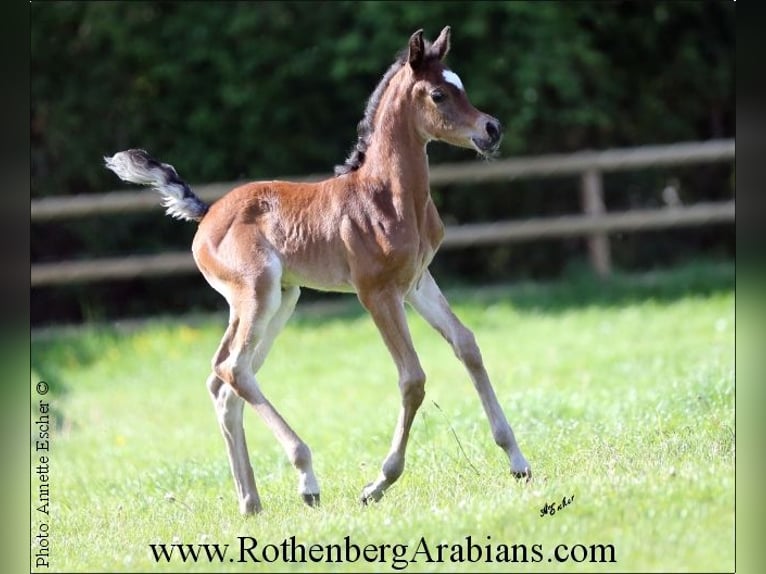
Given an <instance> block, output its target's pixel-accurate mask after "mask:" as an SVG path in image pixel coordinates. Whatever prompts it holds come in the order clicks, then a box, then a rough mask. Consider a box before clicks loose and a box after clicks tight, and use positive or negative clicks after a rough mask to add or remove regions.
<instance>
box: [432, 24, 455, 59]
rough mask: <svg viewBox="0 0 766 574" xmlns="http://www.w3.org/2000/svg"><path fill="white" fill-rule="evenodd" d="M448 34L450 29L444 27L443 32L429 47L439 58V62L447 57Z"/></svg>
mask: <svg viewBox="0 0 766 574" xmlns="http://www.w3.org/2000/svg"><path fill="white" fill-rule="evenodd" d="M450 32H451V29H450V27H449V26H445V27H444V30H442V31H441V34H439V37H438V38H436V40H434V43H433V44H432V46H431V47H432V49H433V50H434V51H436V54H437V55H438V56H439V59H440V60H443V59H444V57H445V56H446V55H447V52H449V37H450Z"/></svg>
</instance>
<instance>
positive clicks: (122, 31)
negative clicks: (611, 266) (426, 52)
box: [30, 2, 735, 323]
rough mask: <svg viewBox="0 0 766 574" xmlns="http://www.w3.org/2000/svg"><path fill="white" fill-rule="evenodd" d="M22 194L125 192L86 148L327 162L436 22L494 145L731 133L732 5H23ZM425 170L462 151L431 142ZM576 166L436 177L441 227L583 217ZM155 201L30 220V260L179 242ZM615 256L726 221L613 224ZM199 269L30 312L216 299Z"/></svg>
mask: <svg viewBox="0 0 766 574" xmlns="http://www.w3.org/2000/svg"><path fill="white" fill-rule="evenodd" d="M30 9H31V28H32V34H31V58H32V68H31V70H32V77H31V100H32V101H31V103H32V112H31V160H32V196H33V198H34V197H43V196H52V195H68V194H79V193H102V192H105V191H110V190H114V189H117V188H123V187H124V185H123V184H121V183H120V182H119V181H117V180H116V178H115V177H114V176H113V174H111V173H110V172H107V171H106V170H105V169H104V168H103V166H102V161H101V158H102V156H103V155H105V154H111V153H114V152H116V151H119V150H121V149H125V148H128V147H143V148H146V149H148V150H149V151H150V152H151V153H153V154H155V155H156V156H158V157H159V158H160V159H162V160H163V161H166V162H168V163H171V164H173V165H175V166H176V168H177V169H178V170H179V172H180V173H181V175H182V177H184V179H186V180H187V181H189V182H192V183H195V182H197V183H202V182H209V181H233V180H237V179H242V178H252V179H257V178H272V177H276V176H285V175H299V174H307V173H330V172H331V170H332V168H333V166H334V165H335V164H337V163H341V162H342V161H343V160H344V158H345V156H346V154H347V152H348V151H349V150H350V148H351V146H352V144H353V142H354V138H355V128H356V124H357V122H358V120H359V119H360V117H361V115H362V112H363V110H364V105H365V101H366V98H367V97H368V95H369V94H370V92H371V91H372V89H373V88H374V86H375V84H376V83H377V80H378V79H379V77H380V75H381V74H382V73H383V72H384V71H385V69H386V68H387V67H388V65H389V64H390V62H391V61H392V59H393V57H394V55H395V53H396V52H397V51H398V50H399V49H401V48H403V47H404V46H405V44H406V41H407V38H408V37H409V35H410V34H411V33H412V32H413V31H414V30H416V29H417V28H421V27H422V28H424V29H425V32H426V36H427V37H429V38H431V39H433V38H434V37H435V36H436V35H437V34H438V32H439V31H440V30H441V28H442V27H443V26H444V25H447V24H449V25H451V26H452V30H453V34H452V52H451V53H450V55H449V57H448V63H449V65H450V66H451V67H452V68H453V69H454V70H455V71H456V72H457V73H458V74H459V75H460V76H461V78H462V80H463V83H464V84H465V85H466V89H467V91H468V93H469V96H470V97H471V99H472V101H473V103H474V104H475V105H476V106H477V107H479V108H480V109H482V110H484V111H486V112H488V113H491V114H493V115H494V116H496V117H498V118H499V119H500V120H501V121H502V122H503V124H504V126H505V139H504V142H503V146H502V155H503V156H504V157H508V156H521V155H533V154H540V153H552V152H569V151H578V150H581V149H585V148H594V149H603V148H610V147H618V146H619V147H622V146H634V145H644V144H657V143H671V142H677V141H692V140H705V139H711V138H721V137H733V136H734V99H735V98H734V45H735V31H734V16H735V14H734V11H735V4H734V3H729V2H672V3H668V2H663V3H656V4H655V3H621V2H598V3H595V2H568V3H557V2H529V3H527V2H406V3H399V2H375V3H373V2H310V3H304V2H294V3H293V2H265V3H228V2H227V3H206V2H188V3H163V2H156V3H155V2H152V3H143V2H130V3H127V2H126V3H120V2H109V3H101V2H95V3H80V2H58V3H33V4H32V5H31V8H30ZM429 154H430V157H431V162H432V164H434V163H437V162H442V161H463V160H470V159H473V154H471V153H470V152H467V151H465V150H456V149H451V148H448V147H447V146H444V145H441V144H433V145H432V146H431V147H430V148H429ZM671 178H674V179H676V180H677V181H678V183H679V185H680V195H681V199H682V200H683V201H684V202H688V203H692V202H696V201H703V200H720V199H727V198H731V197H733V194H734V176H733V169H732V166H730V165H717V166H702V167H694V168H684V169H672V170H646V171H642V172H635V173H634V172H630V173H622V174H615V175H609V176H607V177H606V179H605V186H606V193H607V196H606V198H607V207H608V208H609V209H610V210H619V209H628V208H632V207H651V206H659V205H661V203H662V198H661V190H662V188H663V187H664V186H665V184H666V183H667V181H668V180H670V179H671ZM577 186H578V182H577V180H576V178H565V179H554V180H543V181H530V182H526V181H525V182H514V183H512V184H496V185H483V186H481V187H477V186H451V187H449V188H440V189H438V190H435V193H434V195H435V200H436V203H437V205H438V207H439V209H440V211H441V213H442V215H443V217H444V219H445V221H446V222H448V223H464V222H469V221H489V220H497V219H511V218H523V217H534V216H545V215H552V214H559V213H574V212H577V211H579V209H580V208H579V198H578V194H577V193H576V190H577ZM193 233H194V225H191V224H181V223H178V222H175V221H172V220H170V219H169V218H166V217H164V216H163V214H162V209H161V208H159V206H158V208H157V212H156V213H148V214H139V215H127V214H126V215H124V216H104V217H101V218H92V219H77V220H71V221H66V222H61V223H55V224H44V225H43V224H33V225H32V237H31V243H32V244H31V257H32V261H33V263H34V262H42V261H57V260H65V259H76V258H91V257H99V256H119V255H121V254H127V253H152V252H158V251H165V250H171V249H172V250H183V249H188V248H189V245H190V241H191V237H192V235H193ZM612 245H613V250H614V251H613V255H614V260H615V263H616V265H617V266H618V267H619V268H624V269H637V268H648V267H653V266H657V265H668V264H673V263H676V262H678V261H680V260H683V259H688V258H695V257H699V256H701V255H704V256H710V255H711V254H712V255H713V256H716V257H730V256H732V255H733V251H734V231H733V228H731V226H722V227H712V228H705V229H698V230H676V231H667V232H653V233H646V234H629V235H618V236H615V237H614V238H613V240H612ZM584 253H585V252H584V247H583V240H582V239H568V240H548V241H542V242H538V243H534V244H518V245H511V246H499V247H493V248H486V247H485V248H480V249H478V248H477V249H463V250H457V251H449V252H444V253H442V254H441V255H440V256H439V257H437V260H436V261H435V263H434V265H435V267H436V269H435V272H436V274H437V276H438V277H441V278H442V280H443V282H448V281H455V280H462V281H476V282H487V281H494V280H506V279H517V278H522V277H555V276H558V275H560V274H561V273H562V272H563V271H565V270H566V269H567V268H568V267H571V266H572V265H575V266H577V265H578V264H579V263H578V262H581V261H582V260H583V258H584ZM222 306H223V301H222V300H220V298H219V297H218V295H217V294H215V293H214V292H213V291H212V290H211V289H210V288H209V287H208V286H207V285H206V284H205V283H204V280H203V279H202V278H201V277H199V276H196V275H191V276H188V277H186V276H184V277H166V278H158V279H151V280H149V279H147V280H136V281H126V282H110V283H100V284H91V285H81V286H69V287H57V288H40V289H35V290H34V291H33V293H32V320H33V322H34V323H41V322H51V321H72V320H84V319H96V318H103V317H113V316H125V315H145V314H154V313H158V312H173V311H185V310H193V309H209V308H220V307H222Z"/></svg>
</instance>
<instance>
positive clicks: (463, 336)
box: [454, 329, 484, 369]
mask: <svg viewBox="0 0 766 574" xmlns="http://www.w3.org/2000/svg"><path fill="white" fill-rule="evenodd" d="M454 348H455V354H456V355H457V357H458V359H460V361H462V362H463V364H465V366H466V367H468V368H469V369H470V368H474V367H480V366H481V365H482V364H484V363H483V360H482V358H481V351H480V350H479V345H478V344H477V343H476V337H475V336H474V334H473V333H472V332H471V331H470V330H468V329H462V330H461V331H460V333H459V334H458V335H457V337H456V338H455V341H454Z"/></svg>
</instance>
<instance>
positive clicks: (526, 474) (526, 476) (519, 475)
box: [511, 467, 532, 482]
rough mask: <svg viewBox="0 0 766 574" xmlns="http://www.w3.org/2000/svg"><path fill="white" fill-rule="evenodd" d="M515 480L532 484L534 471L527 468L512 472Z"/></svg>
mask: <svg viewBox="0 0 766 574" xmlns="http://www.w3.org/2000/svg"><path fill="white" fill-rule="evenodd" d="M511 474H512V475H513V478H515V479H516V480H519V481H522V480H523V481H524V482H530V481H531V480H532V469H531V468H529V467H527V468H525V469H524V470H522V471H516V472H514V471H511Z"/></svg>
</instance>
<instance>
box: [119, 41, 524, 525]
mask: <svg viewBox="0 0 766 574" xmlns="http://www.w3.org/2000/svg"><path fill="white" fill-rule="evenodd" d="M449 46H450V28H449V27H446V28H444V30H442V32H441V34H440V35H439V37H438V38H437V39H436V41H434V42H433V43H432V44H431V43H429V42H427V41H425V40H424V39H423V31H422V30H418V31H417V32H415V33H414V34H413V35H412V37H411V38H410V40H409V45H408V47H407V49H406V50H405V51H403V52H402V55H401V56H400V57H399V58H397V59H396V61H395V62H394V63H393V64H392V66H391V67H390V68H389V70H388V71H387V72H386V74H385V75H384V76H383V78H382V80H381V81H380V84H379V85H378V86H377V88H376V89H375V91H374V92H373V94H372V96H371V97H370V100H369V102H368V105H367V109H366V111H365V115H364V118H363V120H362V121H361V122H360V124H359V140H358V142H357V144H356V148H355V149H354V151H353V152H352V154H351V156H350V157H349V158H348V160H347V161H346V163H345V164H344V165H342V166H338V167H337V168H336V175H335V177H332V178H330V179H327V180H325V181H320V182H317V183H292V182H284V181H259V182H253V183H248V184H246V185H243V186H240V187H237V188H236V189H233V190H232V191H230V192H229V193H228V194H226V195H225V196H224V197H222V198H221V199H220V200H218V201H216V202H215V203H213V204H212V205H211V206H207V205H206V204H205V203H203V202H202V201H201V200H200V199H199V198H198V197H197V196H196V195H194V193H193V192H192V191H191V189H190V188H189V187H188V186H187V185H186V184H185V183H184V182H183V181H182V180H181V179H180V178H179V177H178V174H177V173H176V171H175V169H174V168H173V167H172V166H170V165H168V164H164V163H160V162H158V161H156V160H154V159H152V158H151V157H150V156H149V155H148V154H147V153H146V152H145V151H143V150H127V151H123V152H120V153H117V154H115V155H114V156H113V157H111V158H105V160H106V165H107V167H109V168H110V169H111V170H112V171H114V172H115V173H116V174H117V175H118V176H119V177H120V178H122V179H123V180H125V181H129V182H133V183H138V184H143V185H150V186H152V187H154V188H155V189H156V190H157V191H159V193H160V194H161V196H162V198H163V205H164V206H166V207H167V208H168V209H167V211H168V213H169V214H170V215H172V216H174V217H177V218H179V219H188V220H192V221H198V222H199V228H198V230H197V234H196V236H195V238H194V242H193V245H192V252H193V254H194V260H195V261H196V263H197V266H198V267H199V269H200V271H201V272H202V275H204V277H205V279H206V280H207V281H208V283H210V285H211V286H212V287H213V288H214V289H215V290H216V291H218V292H219V293H220V294H221V295H223V297H225V299H226V301H227V302H228V303H229V324H228V328H227V329H226V332H225V334H224V336H223V339H222V340H221V344H220V346H219V347H218V350H217V351H216V353H215V356H214V357H213V361H212V373H211V375H210V377H209V378H208V380H207V387H208V389H209V391H210V394H211V396H212V399H213V403H214V404H215V409H216V413H217V416H218V421H219V423H220V427H221V431H222V433H223V437H224V439H225V442H226V448H227V451H228V455H229V461H230V464H231V471H232V474H233V475H234V483H235V486H236V490H237V497H238V499H239V507H240V510H241V512H243V513H246V514H249V513H253V512H258V511H259V510H260V509H261V502H260V498H259V496H258V490H257V489H256V485H255V479H254V477H253V469H252V466H251V464H250V459H249V456H248V450H247V444H246V442H245V433H244V428H243V426H242V414H243V405H244V403H245V402H247V403H248V404H250V405H251V406H252V407H253V408H254V409H255V411H256V412H257V413H258V414H259V415H260V416H261V417H262V418H263V420H264V422H265V423H266V425H267V426H268V427H269V428H270V429H271V431H272V432H273V433H274V435H275V436H276V438H277V440H278V441H279V442H280V443H281V445H282V447H283V448H284V449H285V451H286V453H287V456H288V457H289V459H290V462H291V463H292V464H293V465H294V466H295V468H296V470H297V471H298V477H299V480H298V491H299V493H300V494H301V495H302V496H303V499H304V501H305V502H306V503H308V504H310V505H315V504H318V503H319V484H318V482H317V479H316V477H315V476H314V470H313V468H312V462H311V451H310V450H309V448H308V446H306V443H304V442H303V440H301V438H300V437H299V436H298V435H297V434H296V433H295V431H294V430H293V429H292V428H291V427H290V425H289V424H288V423H287V422H286V421H285V419H284V418H282V415H280V414H279V412H277V410H276V409H275V408H274V407H273V406H272V405H271V403H270V402H269V401H268V399H267V398H266V397H265V396H264V394H263V392H262V391H261V388H260V386H259V385H258V383H257V382H256V379H255V373H257V372H258V369H259V368H260V367H261V365H262V364H263V361H264V359H265V358H266V355H267V354H268V352H269V349H270V348H271V345H272V343H273V342H274V339H275V338H276V336H277V334H278V333H279V332H280V330H281V329H282V328H283V327H284V325H285V323H286V322H287V320H288V318H289V317H290V315H291V313H292V312H293V309H294V308H295V305H296V302H297V301H298V297H299V294H300V286H306V287H310V288H314V289H321V290H330V291H349V292H356V294H357V295H358V297H359V300H360V302H361V303H362V305H363V306H364V308H365V309H366V310H367V311H368V312H369V313H370V315H371V316H372V319H373V321H374V322H375V325H376V326H377V328H378V330H379V331H380V334H381V336H382V337H383V340H384V342H385V344H386V346H387V347H388V350H389V352H390V353H391V356H392V357H393V360H394V362H395V363H396V368H397V370H398V374H399V390H400V392H401V400H402V403H401V410H400V412H399V418H398V420H397V423H396V427H395V429H394V435H393V440H392V442H391V448H390V450H389V452H388V455H387V456H386V458H385V460H384V461H383V465H382V468H381V470H380V473H379V475H378V476H377V478H376V479H375V480H374V481H373V482H371V483H370V484H368V485H367V486H365V487H364V489H363V490H362V496H361V498H362V501H363V502H368V501H371V500H374V501H377V500H379V499H380V498H381V496H382V495H383V493H384V491H385V490H386V489H387V488H388V487H389V486H391V485H392V484H393V483H394V482H395V481H396V480H397V479H398V478H399V476H400V475H401V474H402V471H403V469H404V458H405V450H406V448H407V439H408V437H409V433H410V427H411V426H412V422H413V419H414V417H415V413H416V412H417V410H418V407H419V406H420V404H421V403H422V402H423V397H424V395H425V390H424V385H425V380H426V376H425V373H424V372H423V369H422V367H421V365H420V361H419V360H418V356H417V354H416V353H415V349H414V347H413V344H412V339H411V337H410V332H409V329H408V326H407V320H406V316H405V309H404V302H405V301H406V302H408V303H409V304H410V305H411V306H412V307H413V308H414V309H415V310H416V311H417V312H418V313H420V314H421V315H422V316H423V317H424V318H425V320H426V321H427V322H428V323H429V324H430V325H431V326H432V327H433V328H434V329H436V330H437V331H438V332H439V333H441V335H442V336H443V337H444V338H445V339H446V340H447V341H448V342H449V343H450V344H451V345H452V348H453V349H454V351H455V354H456V355H457V357H458V358H459V359H460V360H461V361H462V362H463V364H464V365H465V367H466V369H467V370H468V374H469V375H470V377H471V380H472V381H473V384H474V386H475V388H476V391H477V392H478V394H479V398H480V399H481V403H482V406H483V407H484V410H485V412H486V414H487V417H488V419H489V424H490V427H491V429H492V435H493V437H494V439H495V442H496V443H497V444H498V445H499V446H500V447H501V448H502V449H503V450H504V451H505V453H506V454H507V455H508V458H509V460H510V467H511V472H512V473H513V474H514V475H516V476H526V477H529V476H531V472H530V468H529V465H528V463H527V461H526V459H525V458H524V455H523V454H522V453H521V450H520V449H519V446H518V444H517V443H516V439H515V438H514V434H513V431H512V430H511V427H510V425H509V424H508V421H507V419H506V417H505V414H504V413H503V410H502V408H501V407H500V404H499V403H498V401H497V398H496V396H495V392H494V390H493V389H492V385H491V384H490V381H489V377H488V376H487V371H486V370H485V368H484V364H483V361H482V357H481V353H480V351H479V347H478V346H477V345H476V341H475V339H474V336H473V334H472V333H471V331H470V330H468V329H467V328H466V327H465V326H464V325H463V324H462V323H461V322H460V321H459V320H458V318H457V317H456V316H455V315H454V314H453V312H452V310H451V309H450V307H449V304H448V303H447V301H446V299H445V298H444V296H443V295H442V293H441V291H440V290H439V287H438V286H437V284H436V282H435V281H434V279H433V277H432V276H431V274H430V272H429V271H428V265H429V264H430V262H431V260H432V258H433V256H434V254H435V253H436V250H437V249H438V247H439V244H440V243H441V240H442V237H443V235H444V226H443V225H442V222H441V219H440V218H439V214H438V213H437V211H436V208H435V206H434V204H433V201H432V200H431V195H430V190H429V182H428V156H427V155H426V146H427V144H428V142H429V141H431V140H438V141H443V142H447V143H449V144H452V145H455V146H460V147H465V148H469V149H473V150H475V151H477V152H478V153H479V154H481V155H491V154H493V153H495V152H496V150H497V148H498V146H499V144H500V139H501V135H502V131H501V126H500V122H498V120H496V119H495V118H493V117H492V116H489V115H487V114H485V113H482V112H480V111H479V110H477V109H476V108H474V107H473V106H472V105H471V103H470V102H469V100H468V98H467V96H466V93H465V90H464V88H463V85H462V82H461V81H460V78H459V77H458V76H457V74H455V73H454V72H452V71H451V70H449V69H448V68H446V67H445V65H444V63H443V60H444V57H445V56H446V55H447V52H448V50H449Z"/></svg>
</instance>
